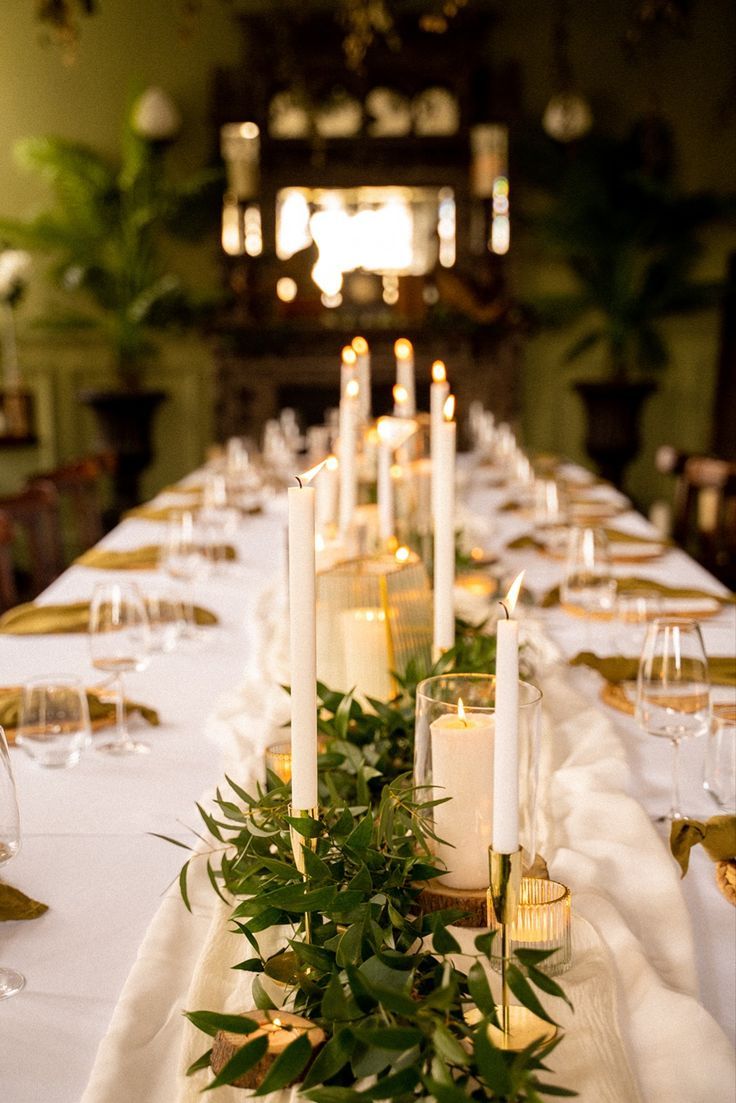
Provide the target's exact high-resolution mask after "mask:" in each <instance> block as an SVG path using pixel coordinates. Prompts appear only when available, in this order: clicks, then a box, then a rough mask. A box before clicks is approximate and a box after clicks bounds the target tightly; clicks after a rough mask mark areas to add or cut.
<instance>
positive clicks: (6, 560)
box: [0, 510, 18, 613]
mask: <svg viewBox="0 0 736 1103" xmlns="http://www.w3.org/2000/svg"><path fill="white" fill-rule="evenodd" d="M13 538H14V533H13V522H12V521H11V520H10V517H9V516H8V514H7V513H5V512H4V511H3V510H0V613H4V612H5V610H6V609H11V608H12V607H13V606H14V605H17V604H18V588H17V586H16V584H15V568H14V566H13Z"/></svg>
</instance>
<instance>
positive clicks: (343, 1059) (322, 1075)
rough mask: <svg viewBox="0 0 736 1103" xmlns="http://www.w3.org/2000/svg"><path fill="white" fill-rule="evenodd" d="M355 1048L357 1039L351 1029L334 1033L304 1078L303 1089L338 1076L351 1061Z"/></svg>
mask: <svg viewBox="0 0 736 1103" xmlns="http://www.w3.org/2000/svg"><path fill="white" fill-rule="evenodd" d="M354 1048H355V1039H354V1037H353V1034H352V1032H351V1031H350V1030H349V1029H347V1030H339V1031H338V1032H337V1033H336V1034H334V1035H333V1036H332V1038H330V1040H329V1041H328V1042H327V1043H326V1045H324V1046H323V1047H322V1049H321V1050H320V1051H319V1053H318V1054H317V1056H316V1057H315V1059H314V1061H313V1063H312V1064H311V1066H310V1068H309V1072H308V1073H307V1075H306V1076H305V1078H304V1085H303V1090H306V1089H307V1088H311V1087H313V1086H314V1085H316V1084H323V1083H324V1082H325V1080H331V1079H332V1077H333V1076H336V1075H337V1073H338V1072H340V1070H341V1069H343V1068H344V1067H345V1065H347V1064H348V1062H349V1061H350V1057H351V1054H352V1052H353V1050H354Z"/></svg>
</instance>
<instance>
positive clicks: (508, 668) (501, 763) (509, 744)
mask: <svg viewBox="0 0 736 1103" xmlns="http://www.w3.org/2000/svg"><path fill="white" fill-rule="evenodd" d="M523 578H524V572H523V571H522V572H521V574H520V575H519V576H518V577H517V578H516V579H515V580H514V582H513V583H512V585H511V587H510V588H509V592H508V594H507V595H506V597H505V598H504V600H503V602H502V604H503V606H504V609H505V610H506V613H507V614H508V619H506V616H504V617H503V618H502V619H500V620H499V621H498V623H497V626H496V632H497V636H496V742H495V748H494V758H493V849H494V850H495V851H497V852H498V853H499V854H513V853H514V852H515V851H516V850H518V849H519V623H518V621H516V620H513V619H512V613H513V611H514V608H515V606H516V600H517V598H518V595H519V590H520V589H521V583H522V580H523Z"/></svg>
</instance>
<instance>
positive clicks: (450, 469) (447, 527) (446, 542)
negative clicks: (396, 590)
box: [434, 395, 455, 654]
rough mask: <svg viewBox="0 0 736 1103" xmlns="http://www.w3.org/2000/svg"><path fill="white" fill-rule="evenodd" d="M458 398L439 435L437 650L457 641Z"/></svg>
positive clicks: (452, 402)
mask: <svg viewBox="0 0 736 1103" xmlns="http://www.w3.org/2000/svg"><path fill="white" fill-rule="evenodd" d="M454 412H455V399H454V397H453V396H452V395H450V396H449V398H448V399H447V401H446V402H445V406H444V410H443V422H442V425H441V426H440V432H439V436H438V438H437V469H436V470H437V480H436V487H437V498H436V505H437V523H436V524H435V529H434V651H435V654H438V653H439V654H441V653H442V652H443V651H447V650H449V648H451V647H453V646H454V644H455V608H454V601H453V590H454V588H455V422H454V421H453V420H452V419H453V415H454Z"/></svg>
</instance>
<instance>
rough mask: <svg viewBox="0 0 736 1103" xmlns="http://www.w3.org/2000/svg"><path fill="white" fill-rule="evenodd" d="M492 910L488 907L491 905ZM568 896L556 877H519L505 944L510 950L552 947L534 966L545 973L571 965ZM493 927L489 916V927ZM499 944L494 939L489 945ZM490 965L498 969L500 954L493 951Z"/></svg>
mask: <svg viewBox="0 0 736 1103" xmlns="http://www.w3.org/2000/svg"><path fill="white" fill-rule="evenodd" d="M491 911H492V909H491ZM571 920H572V900H571V897H570V890H569V888H567V887H566V886H565V885H561V884H560V883H559V881H547V880H545V879H543V878H541V877H523V878H522V880H521V888H520V891H519V909H518V911H517V914H516V919H515V920H514V922H513V923H511V924H510V926H509V948H510V951H511V953H512V954H513V952H514V950H552V951H554V952H553V953H552V954H551V956H550V957H548V958H545V960H544V961H542V962H540V963H539V964H538V966H537V968H538V969H539V970H540V971H541V972H542V973H546V974H547V976H549V977H557V976H559V975H560V974H561V973H564V972H566V971H567V970H568V969H569V968H570V966H571V965H572V936H571ZM496 927H497V925H496V923H495V920H494V919H493V917H491V930H495V929H496ZM498 946H499V941H498V939H494V942H493V946H492V949H493V950H496V949H497V948H498ZM491 967H492V968H493V969H494V970H495V972H497V973H500V971H501V958H500V956H498V955H496V954H493V955H492V957H491Z"/></svg>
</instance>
